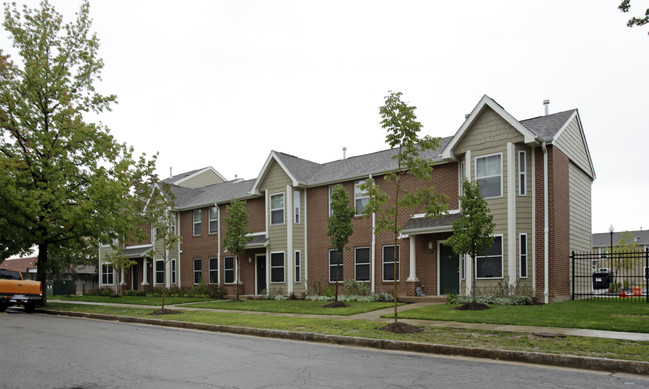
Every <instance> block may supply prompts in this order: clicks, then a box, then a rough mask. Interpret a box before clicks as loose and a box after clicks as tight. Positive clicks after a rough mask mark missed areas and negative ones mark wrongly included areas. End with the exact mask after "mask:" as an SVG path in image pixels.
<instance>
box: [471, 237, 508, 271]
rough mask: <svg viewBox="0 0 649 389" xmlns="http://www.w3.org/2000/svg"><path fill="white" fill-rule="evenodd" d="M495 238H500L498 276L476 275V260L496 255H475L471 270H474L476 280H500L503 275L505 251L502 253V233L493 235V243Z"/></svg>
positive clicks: (503, 240)
mask: <svg viewBox="0 0 649 389" xmlns="http://www.w3.org/2000/svg"><path fill="white" fill-rule="evenodd" d="M497 238H500V277H478V262H479V261H480V259H481V258H490V257H497V255H493V256H489V255H476V258H475V261H473V262H474V269H473V271H475V279H476V280H502V279H503V278H504V277H505V253H504V246H505V239H504V238H503V235H502V234H501V235H494V243H495V239H497Z"/></svg>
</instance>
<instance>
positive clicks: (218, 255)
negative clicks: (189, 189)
mask: <svg viewBox="0 0 649 389" xmlns="http://www.w3.org/2000/svg"><path fill="white" fill-rule="evenodd" d="M214 206H215V207H216V220H217V223H218V227H217V228H218V231H217V238H216V242H217V250H218V251H217V252H216V269H217V271H218V272H219V278H221V274H222V273H221V231H222V230H221V208H220V207H219V205H218V204H217V203H214ZM207 212H209V210H208V211H207ZM207 216H208V219H209V215H207ZM209 228H210V226H209V222H208V225H207V230H208V232H209ZM208 261H209V259H208ZM208 266H209V263H208ZM223 281H225V279H224V280H223ZM217 282H218V283H219V284H221V280H220V279H219V280H217Z"/></svg>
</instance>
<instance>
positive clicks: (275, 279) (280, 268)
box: [270, 252, 284, 283]
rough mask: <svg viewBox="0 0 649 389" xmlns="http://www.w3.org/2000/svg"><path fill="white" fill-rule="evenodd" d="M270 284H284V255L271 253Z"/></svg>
mask: <svg viewBox="0 0 649 389" xmlns="http://www.w3.org/2000/svg"><path fill="white" fill-rule="evenodd" d="M270 282H272V283H283V282H284V253H283V252H279V253H270Z"/></svg>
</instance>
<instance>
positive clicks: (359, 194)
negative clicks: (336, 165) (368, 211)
mask: <svg viewBox="0 0 649 389" xmlns="http://www.w3.org/2000/svg"><path fill="white" fill-rule="evenodd" d="M363 182H364V181H362V180H361V181H354V209H355V212H356V215H357V216H358V215H362V214H363V211H365V207H367V204H365V206H363V209H362V210H360V211H359V210H358V201H361V204H362V201H363V200H364V199H367V201H369V198H370V195H369V194H368V193H367V191H362V190H361V188H359V185H361V184H362V183H363Z"/></svg>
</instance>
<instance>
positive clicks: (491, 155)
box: [475, 153, 503, 199]
mask: <svg viewBox="0 0 649 389" xmlns="http://www.w3.org/2000/svg"><path fill="white" fill-rule="evenodd" d="M495 156H498V158H499V159H500V173H498V174H493V175H485V176H482V177H478V171H479V170H480V169H478V161H481V160H484V161H485V163H486V161H487V160H488V158H489V157H495ZM494 177H498V178H499V179H500V193H499V194H498V195H496V196H484V195H483V197H484V198H485V199H496V198H499V197H503V153H495V154H489V155H482V156H480V157H476V158H475V180H476V182H478V183H480V180H485V179H489V178H494ZM480 189H481V190H482V189H483V188H482V185H481V188H480Z"/></svg>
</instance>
